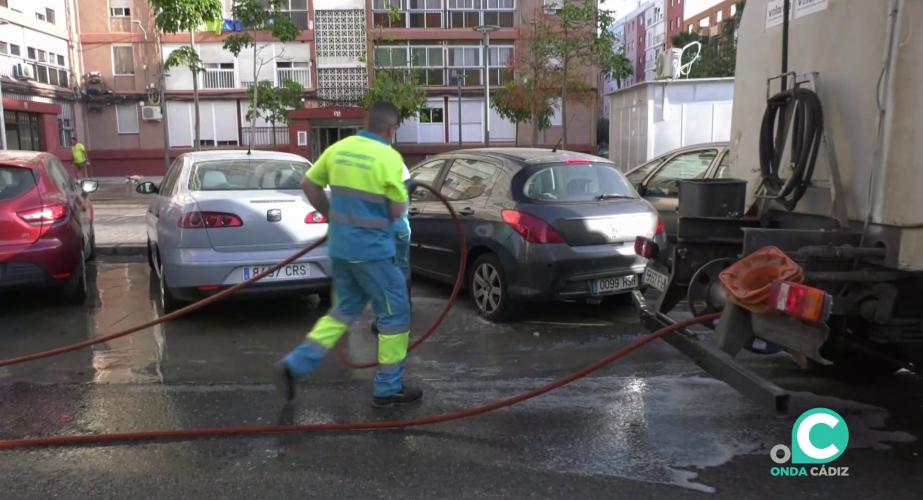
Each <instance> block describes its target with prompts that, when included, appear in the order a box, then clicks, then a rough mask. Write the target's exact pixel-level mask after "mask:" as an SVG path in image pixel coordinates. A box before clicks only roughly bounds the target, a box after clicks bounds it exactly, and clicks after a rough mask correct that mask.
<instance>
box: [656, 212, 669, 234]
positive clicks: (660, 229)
mask: <svg viewBox="0 0 923 500" xmlns="http://www.w3.org/2000/svg"><path fill="white" fill-rule="evenodd" d="M666 232H667V225H666V224H664V223H663V217H657V226H656V227H655V228H654V236H660V235H661V234H665V233H666Z"/></svg>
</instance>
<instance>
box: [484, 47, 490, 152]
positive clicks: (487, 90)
mask: <svg viewBox="0 0 923 500" xmlns="http://www.w3.org/2000/svg"><path fill="white" fill-rule="evenodd" d="M489 58H490V32H489V31H485V32H484V147H485V148H486V147H490V69H489V68H488V66H487V62H488V59H489Z"/></svg>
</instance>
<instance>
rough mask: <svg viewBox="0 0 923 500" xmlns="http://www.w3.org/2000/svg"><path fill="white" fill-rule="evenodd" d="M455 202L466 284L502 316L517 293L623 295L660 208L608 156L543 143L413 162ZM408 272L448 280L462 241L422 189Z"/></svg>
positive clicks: (483, 310) (486, 310) (413, 217)
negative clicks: (639, 240) (638, 244)
mask: <svg viewBox="0 0 923 500" xmlns="http://www.w3.org/2000/svg"><path fill="white" fill-rule="evenodd" d="M410 175H411V177H412V178H414V179H416V180H417V181H420V182H424V183H427V184H430V185H432V186H433V187H435V188H436V189H438V190H440V192H441V193H442V194H444V195H445V196H446V197H448V198H449V200H451V201H452V205H453V208H454V209H455V211H456V212H457V213H458V214H459V215H460V216H461V218H462V219H463V220H462V224H463V227H464V230H465V238H466V242H467V247H468V263H467V268H468V272H467V274H468V276H467V286H468V289H469V291H470V293H471V295H472V296H473V298H474V302H475V304H476V305H477V307H478V310H479V312H480V314H481V315H482V316H484V317H485V318H487V319H490V320H498V321H499V320H503V319H506V318H509V317H510V315H511V314H512V313H513V312H514V311H515V309H516V305H517V303H519V302H521V301H539V300H556V299H578V298H587V297H602V296H606V295H612V294H619V293H628V292H629V291H631V290H633V289H634V288H635V287H636V286H637V284H638V275H639V273H641V272H642V271H643V270H644V259H642V258H640V257H638V256H637V255H636V254H635V251H634V242H635V237H636V236H639V235H645V236H648V237H650V236H653V235H654V233H655V229H656V227H657V225H658V221H657V212H656V211H655V210H654V209H653V208H652V207H651V205H650V204H649V203H648V202H646V201H644V200H643V199H641V198H640V197H639V196H638V194H637V192H635V190H634V188H632V187H631V184H629V183H628V182H627V181H626V180H625V178H624V177H623V176H622V174H621V173H619V171H618V169H616V167H615V165H614V164H612V163H611V162H610V161H609V160H606V159H603V158H599V157H596V156H591V155H586V154H580V153H573V152H567V151H559V152H554V151H549V150H547V149H520V148H496V149H472V150H463V151H456V152H452V153H446V154H441V155H437V156H434V157H432V158H430V159H427V160H426V161H424V162H422V163H421V164H419V165H417V166H415V167H414V168H412V169H411V170H410ZM409 213H410V224H411V229H412V237H411V266H412V269H413V272H415V273H417V274H420V275H424V276H429V277H431V278H435V279H438V280H443V281H446V282H453V281H454V280H455V277H456V274H457V272H458V257H459V255H458V251H459V239H458V237H457V235H456V232H455V228H454V227H453V225H452V224H451V223H450V222H449V212H448V210H447V209H446V208H445V207H444V206H443V205H442V203H441V202H440V201H438V200H435V199H434V197H433V196H432V195H431V194H430V193H429V192H427V191H424V190H417V191H416V192H414V194H413V196H412V197H411V203H410V212H409Z"/></svg>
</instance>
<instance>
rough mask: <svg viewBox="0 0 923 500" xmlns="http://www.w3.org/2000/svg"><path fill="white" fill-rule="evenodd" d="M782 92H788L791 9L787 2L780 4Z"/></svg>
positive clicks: (786, 0)
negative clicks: (781, 5)
mask: <svg viewBox="0 0 923 500" xmlns="http://www.w3.org/2000/svg"><path fill="white" fill-rule="evenodd" d="M782 4H783V7H782V91H783V92H784V91H786V90H788V76H786V73H788V25H789V23H788V15H789V11H790V9H791V4H790V3H789V0H784V1H783V2H782Z"/></svg>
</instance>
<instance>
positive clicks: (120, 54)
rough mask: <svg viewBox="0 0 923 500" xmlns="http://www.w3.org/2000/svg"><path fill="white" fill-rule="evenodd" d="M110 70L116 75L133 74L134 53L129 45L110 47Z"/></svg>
mask: <svg viewBox="0 0 923 500" xmlns="http://www.w3.org/2000/svg"><path fill="white" fill-rule="evenodd" d="M112 69H113V71H114V72H115V74H116V75H133V74H135V60H134V52H133V49H132V47H131V46H130V45H129V46H124V45H117V46H114V47H112Z"/></svg>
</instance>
